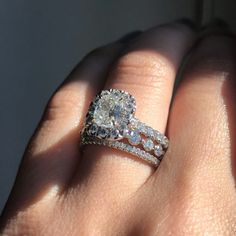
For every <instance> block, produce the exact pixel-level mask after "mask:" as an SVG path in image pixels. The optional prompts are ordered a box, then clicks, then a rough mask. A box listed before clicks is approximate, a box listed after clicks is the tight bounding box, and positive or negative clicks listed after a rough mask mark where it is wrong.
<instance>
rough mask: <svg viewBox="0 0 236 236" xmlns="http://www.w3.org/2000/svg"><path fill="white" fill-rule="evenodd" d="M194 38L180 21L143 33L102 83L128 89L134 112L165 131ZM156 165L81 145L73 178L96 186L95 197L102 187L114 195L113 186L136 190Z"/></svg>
mask: <svg viewBox="0 0 236 236" xmlns="http://www.w3.org/2000/svg"><path fill="white" fill-rule="evenodd" d="M193 41H194V31H193V30H192V29H191V28H190V27H189V26H187V25H185V24H183V23H180V22H176V23H173V24H168V25H164V26H160V27H156V28H153V29H151V30H149V31H147V32H145V33H143V34H142V35H141V36H139V37H138V38H137V39H136V40H135V41H133V42H132V44H131V43H130V44H129V46H128V48H127V50H126V51H125V52H124V53H123V55H122V56H121V57H120V59H119V60H118V62H117V63H116V64H115V66H114V67H113V68H112V70H111V71H110V74H109V76H108V79H107V82H106V85H105V89H108V88H115V89H121V90H125V91H127V92H129V93H130V94H132V95H133V96H134V97H135V99H136V103H137V112H136V116H137V117H138V118H139V119H140V120H141V121H143V122H144V123H146V124H148V125H150V126H152V127H153V128H154V129H157V130H159V131H161V132H162V133H163V132H164V131H165V127H166V123H167V117H168V111H169V105H170V100H171V97H172V90H173V84H174V80H175V77H176V72H177V69H178V67H179V65H180V63H181V61H182V59H183V57H184V55H185V54H186V52H187V51H188V49H189V48H190V46H191V45H192V43H193ZM154 170H155V169H154V168H153V167H152V166H151V165H144V163H143V162H141V161H138V159H137V158H131V155H129V154H126V153H123V152H121V151H117V150H114V149H111V148H107V147H101V146H95V145H93V146H87V147H86V148H85V150H84V155H83V156H82V158H81V163H80V165H79V170H77V174H76V176H75V179H74V180H75V183H77V184H78V183H80V184H81V183H83V184H85V185H86V186H87V187H88V188H86V189H87V191H89V192H90V190H91V191H92V192H93V191H95V192H96V198H97V199H104V197H105V195H104V193H105V192H106V193H107V196H108V199H113V198H111V197H110V196H111V194H112V195H113V196H117V190H118V191H119V192H120V191H122V193H127V194H130V193H132V192H133V191H136V190H137V189H138V188H139V187H140V186H141V185H142V184H143V183H144V182H145V181H146V180H147V178H148V177H149V176H150V175H151V173H152V172H153V171H154ZM84 180H88V181H84ZM87 183H89V184H87ZM97 186H99V191H97V190H98V189H97ZM79 189H80V188H78V190H79ZM127 189H129V191H126V190H127ZM92 192H90V193H91V195H93V194H92ZM98 192H100V193H101V194H102V196H101V197H100V196H98V195H99V194H98ZM77 196H78V195H77ZM122 197H127V195H126V194H122ZM108 199H107V200H108Z"/></svg>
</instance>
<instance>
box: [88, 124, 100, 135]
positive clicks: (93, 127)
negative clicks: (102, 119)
mask: <svg viewBox="0 0 236 236" xmlns="http://www.w3.org/2000/svg"><path fill="white" fill-rule="evenodd" d="M97 131H98V126H97V125H96V124H92V125H91V126H90V127H89V130H88V133H89V135H96V134H97Z"/></svg>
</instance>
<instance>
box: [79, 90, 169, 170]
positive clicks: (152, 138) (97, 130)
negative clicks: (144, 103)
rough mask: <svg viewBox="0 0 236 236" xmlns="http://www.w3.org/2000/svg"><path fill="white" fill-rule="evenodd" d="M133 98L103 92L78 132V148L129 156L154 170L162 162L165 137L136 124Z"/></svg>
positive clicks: (114, 92) (166, 140)
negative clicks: (90, 146) (107, 149)
mask: <svg viewBox="0 0 236 236" xmlns="http://www.w3.org/2000/svg"><path fill="white" fill-rule="evenodd" d="M135 110H136V102H135V99H134V97H133V96H132V95H130V94H129V93H127V92H125V91H123V90H117V89H110V90H103V91H101V93H99V94H98V95H97V96H96V97H95V98H94V100H93V101H92V102H91V104H90V106H89V110H88V113H87V115H86V121H85V124H84V127H83V129H82V132H81V145H88V144H97V145H104V146H108V147H112V148H115V149H119V150H123V151H125V152H128V153H131V154H133V155H135V156H137V157H139V158H141V159H143V160H145V161H148V162H149V163H151V164H153V165H154V166H158V164H159V163H160V161H161V159H162V158H163V156H164V154H165V151H166V149H167V148H168V144H169V141H168V139H167V137H166V136H164V135H163V134H161V133H160V132H159V131H157V130H154V129H153V128H151V127H150V126H147V125H146V124H144V123H142V122H141V121H139V120H138V119H137V118H136V117H135V116H134V113H135Z"/></svg>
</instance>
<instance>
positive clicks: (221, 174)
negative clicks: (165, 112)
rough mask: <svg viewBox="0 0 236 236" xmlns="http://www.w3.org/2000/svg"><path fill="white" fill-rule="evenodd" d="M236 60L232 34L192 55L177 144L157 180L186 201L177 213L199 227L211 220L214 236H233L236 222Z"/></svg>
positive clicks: (174, 132)
mask: <svg viewBox="0 0 236 236" xmlns="http://www.w3.org/2000/svg"><path fill="white" fill-rule="evenodd" d="M235 59H236V45H235V38H233V37H229V36H227V35H220V34H219V35H217V34H216V35H211V36H208V37H206V38H205V39H203V40H201V42H200V43H199V45H198V47H197V48H196V50H194V51H193V52H192V56H191V59H190V61H189V63H188V64H187V65H186V69H185V72H184V75H183V81H182V83H181V85H180V87H179V88H178V90H177V94H176V97H175V98H174V103H173V108H172V110H171V114H170V121H169V128H168V130H169V137H170V140H171V145H170V149H169V152H168V153H167V155H166V157H165V158H164V159H163V162H162V166H161V167H160V172H159V176H158V178H159V180H157V182H158V183H160V185H159V187H158V189H159V191H160V189H161V188H163V186H165V187H166V194H167V195H168V194H170V193H171V192H172V193H174V195H175V196H178V199H181V201H178V204H179V205H178V209H181V212H178V213H177V214H178V215H180V214H181V215H182V216H183V217H184V220H185V222H188V223H190V225H193V224H194V222H195V221H194V215H197V214H199V215H200V214H201V216H202V217H201V220H200V221H198V224H203V225H204V222H207V221H208V219H209V218H208V217H211V220H213V221H214V225H208V229H207V230H209V231H208V232H211V233H210V234H216V233H217V232H222V234H224V233H223V232H225V231H219V230H225V229H227V230H229V231H228V232H230V227H232V225H231V223H230V222H232V219H235V216H234V214H233V212H232V211H233V210H232V209H234V208H233V207H232V205H235V204H236V201H235V200H236V199H235V182H234V181H235V179H234V178H235V172H234V171H235V169H234V166H233V164H234V160H233V158H234V157H235V150H234V146H235V137H236V136H235V130H236V129H235V125H234V122H233V120H234V119H235V118H236V116H235V115H236V107H235V105H234V104H233V101H234V100H235V88H236V87H235V76H236V74H235ZM172 183H173V184H172ZM157 191H158V190H157ZM174 202H175V203H174ZM173 203H174V204H176V203H177V201H173ZM174 204H173V205H172V206H171V207H173V209H174V207H176V206H177V205H176V206H174ZM190 206H191V210H190ZM176 209H177V208H176ZM203 209H204V214H202V212H201V211H202V210H203ZM175 212H176V211H175ZM231 216H232V217H231ZM186 217H187V218H186ZM230 218H231V221H230V220H229V221H227V220H228V219H230ZM222 220H223V222H225V224H224V227H225V228H224V227H223V228H220V227H221V226H222ZM195 223H196V222H195ZM215 226H217V227H215ZM196 227H199V225H196ZM191 232H192V231H191ZM214 232H215V233H214Z"/></svg>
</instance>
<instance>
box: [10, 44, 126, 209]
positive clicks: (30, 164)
mask: <svg viewBox="0 0 236 236" xmlns="http://www.w3.org/2000/svg"><path fill="white" fill-rule="evenodd" d="M122 47H123V45H122V44H121V43H120V42H117V43H113V44H111V45H108V46H105V47H102V48H100V49H97V50H95V51H93V52H92V53H90V54H89V55H88V56H86V57H85V59H84V60H83V61H82V62H81V63H80V64H79V65H78V66H77V67H76V69H75V70H74V71H73V72H72V74H71V75H70V76H69V78H68V79H67V80H66V81H65V82H64V83H63V84H62V86H61V87H60V88H59V89H58V91H57V92H56V93H55V94H54V95H53V97H52V98H51V100H50V101H49V103H48V106H47V108H46V111H45V114H44V116H43V118H42V121H41V122H40V125H39V127H38V129H37V131H36V133H35V135H34V136H33V138H32V141H31V143H30V145H29V147H28V150H27V151H26V153H25V157H24V159H23V162H22V164H21V168H20V171H19V173H18V176H17V181H16V184H15V186H14V189H13V192H12V193H11V198H10V201H8V205H7V206H8V208H11V209H13V211H15V212H16V211H17V210H18V208H20V209H25V208H27V207H28V206H30V205H31V204H33V203H35V202H37V201H39V200H42V199H43V198H45V197H46V196H47V197H48V198H52V197H54V196H55V195H57V194H58V192H60V191H62V190H63V189H64V186H65V185H66V183H67V182H68V180H69V178H70V177H71V174H72V173H73V170H74V168H75V166H76V163H77V162H78V158H79V155H78V142H79V141H78V140H79V130H80V127H81V122H82V119H81V117H82V115H83V114H84V113H85V112H86V107H87V106H88V102H89V101H90V100H91V98H92V97H93V96H94V95H95V94H96V93H97V91H98V90H99V89H101V87H102V86H103V83H104V78H105V77H106V73H107V69H108V67H109V66H110V65H111V63H112V62H113V60H114V59H115V58H116V57H117V55H118V54H119V52H120V50H121V48H122ZM9 202H10V203H9ZM7 212H8V213H9V211H7Z"/></svg>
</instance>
